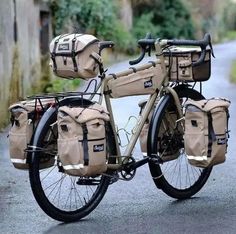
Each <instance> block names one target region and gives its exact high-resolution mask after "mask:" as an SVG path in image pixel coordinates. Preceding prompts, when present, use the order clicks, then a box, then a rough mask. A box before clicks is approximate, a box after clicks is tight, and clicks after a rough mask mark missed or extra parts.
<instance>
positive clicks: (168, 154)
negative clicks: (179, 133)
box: [139, 99, 179, 162]
mask: <svg viewBox="0 0 236 234" xmlns="http://www.w3.org/2000/svg"><path fill="white" fill-rule="evenodd" d="M158 102H159V99H157V100H156V102H155V105H154V108H153V109H152V110H151V112H150V114H149V116H148V119H147V120H146V122H145V123H144V126H143V128H142V130H141V132H140V135H139V143H140V147H141V151H142V153H143V156H147V138H148V130H149V125H150V121H151V118H152V115H153V112H154V110H155V107H156V106H157V104H158ZM146 104H147V100H142V101H140V102H139V107H140V114H141V113H142V112H143V110H144V108H145V106H146ZM165 116H166V123H165V124H167V125H168V126H171V129H173V128H174V127H175V126H176V120H177V115H176V112H174V111H171V110H170V111H169V112H168V113H166V115H165ZM164 134H165V129H164V127H163V125H161V127H160V130H159V136H158V137H159V138H160V140H162V141H159V142H158V144H159V146H158V149H159V153H160V161H161V162H167V161H171V160H174V159H176V158H177V157H178V155H179V151H178V149H169V150H166V149H165V151H164V150H163V149H161V143H163V135H164Z"/></svg>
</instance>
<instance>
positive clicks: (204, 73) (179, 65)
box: [164, 47, 211, 82]
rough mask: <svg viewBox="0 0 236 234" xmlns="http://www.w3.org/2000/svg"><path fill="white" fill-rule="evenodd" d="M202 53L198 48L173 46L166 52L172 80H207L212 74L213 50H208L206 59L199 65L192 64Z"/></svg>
mask: <svg viewBox="0 0 236 234" xmlns="http://www.w3.org/2000/svg"><path fill="white" fill-rule="evenodd" d="M200 55H201V50H200V49H198V48H184V47H171V48H169V50H167V51H165V52H164V56H165V61H166V64H167V67H168V68H169V67H170V64H171V68H170V70H169V78H170V81H185V82H196V81H199V82H201V81H206V80H208V79H209V78H210V76H211V50H210V49H207V50H206V57H205V59H204V61H203V62H202V63H201V64H200V65H198V66H192V63H193V62H196V61H197V60H198V59H199V58H200Z"/></svg>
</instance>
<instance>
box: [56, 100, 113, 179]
mask: <svg viewBox="0 0 236 234" xmlns="http://www.w3.org/2000/svg"><path fill="white" fill-rule="evenodd" d="M107 121H109V115H108V113H107V111H106V110H105V108H104V107H102V106H101V105H99V104H97V103H95V104H93V105H90V106H88V107H69V106H62V107H60V108H59V110H58V135H59V137H58V157H59V160H60V161H61V163H62V166H63V169H64V171H65V173H67V174H69V175H74V176H95V175H99V174H101V173H103V172H105V171H106V169H107V164H106V159H107V158H106V156H107V155H106V134H105V133H106V131H105V125H106V122H107Z"/></svg>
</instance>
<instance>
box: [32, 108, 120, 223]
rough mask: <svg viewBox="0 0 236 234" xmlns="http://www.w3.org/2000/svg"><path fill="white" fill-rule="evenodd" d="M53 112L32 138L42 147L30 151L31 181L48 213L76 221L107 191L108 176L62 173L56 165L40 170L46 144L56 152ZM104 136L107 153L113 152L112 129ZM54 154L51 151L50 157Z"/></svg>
mask: <svg viewBox="0 0 236 234" xmlns="http://www.w3.org/2000/svg"><path fill="white" fill-rule="evenodd" d="M52 112H53V113H52V114H51V115H49V117H48V118H47V120H46V121H45V122H44V124H43V126H42V128H41V129H40V130H38V133H37V134H36V137H35V139H34V143H33V145H34V146H36V147H37V148H39V149H43V151H42V150H41V152H40V151H37V150H36V151H35V152H33V153H32V155H31V160H30V169H29V177H30V185H31V188H32V191H33V195H34V197H35V199H36V201H37V203H38V204H39V206H40V207H41V209H42V210H43V211H44V212H45V213H46V214H47V215H48V216H50V217H51V218H53V219H55V220H58V221H61V222H75V221H78V220H80V219H82V218H84V217H85V216H87V215H88V214H90V213H91V212H92V211H93V210H94V209H95V208H96V207H97V205H98V204H99V203H100V201H101V200H102V198H103V196H104V195H105V193H106V191H107V188H108V186H109V184H110V177H108V176H104V175H101V176H100V177H95V178H89V179H90V180H87V181H86V180H85V179H84V178H82V177H75V176H69V175H67V174H65V173H63V172H62V171H60V170H59V169H58V166H57V165H53V166H52V167H50V168H47V169H43V170H40V157H42V156H43V155H42V154H48V153H47V149H48V147H51V148H50V152H53V151H55V155H56V152H57V146H56V144H55V143H56V141H57V133H56V132H55V134H52V131H54V130H53V129H52V124H53V123H55V122H56V115H57V114H56V113H57V111H56V109H55V110H54V111H52ZM54 126H55V125H54ZM109 129H111V127H109ZM49 133H50V134H49ZM49 135H50V137H49ZM107 138H108V142H107V144H108V147H109V153H112V154H113V155H115V153H116V152H115V148H114V146H115V143H114V142H113V140H114V138H113V137H112V134H111V132H109V137H107ZM52 145H54V149H52ZM50 154H51V153H50ZM55 155H54V154H53V155H52V157H55ZM47 156H48V155H47ZM107 173H109V172H107ZM90 183H91V185H90Z"/></svg>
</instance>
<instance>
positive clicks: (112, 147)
mask: <svg viewBox="0 0 236 234" xmlns="http://www.w3.org/2000/svg"><path fill="white" fill-rule="evenodd" d="M138 44H139V46H140V47H141V49H142V52H141V55H140V57H139V58H138V59H136V60H134V61H131V62H130V64H131V65H133V64H137V63H139V62H140V61H141V60H142V59H143V58H144V56H145V54H146V53H147V52H149V53H150V51H151V49H152V48H153V47H155V52H156V54H157V58H158V59H157V61H158V64H159V65H160V66H161V69H162V72H163V74H162V75H163V80H162V82H161V83H160V84H159V85H158V89H157V90H159V92H154V93H153V94H151V95H149V98H148V101H147V104H146V106H145V108H144V110H143V111H142V113H141V115H140V116H139V118H138V121H137V124H136V126H135V128H134V129H135V130H134V132H133V134H132V136H131V139H130V142H129V143H128V145H127V147H126V149H125V152H124V153H123V154H121V151H120V147H119V141H118V136H117V133H116V128H115V122H114V117H113V112H112V106H111V97H110V94H109V92H108V91H109V90H108V81H109V80H111V79H113V76H114V75H106V70H105V69H104V68H103V66H100V76H99V77H100V78H101V79H100V83H99V84H98V85H97V87H96V90H95V92H92V93H86V92H85V93H78V92H75V93H72V92H71V93H59V94H53V95H42V96H41V95H36V96H34V97H31V98H34V99H35V100H39V101H40V100H41V99H43V98H48V97H53V98H55V100H56V104H54V105H53V106H51V107H50V108H49V109H48V110H47V111H46V112H45V114H44V115H43V117H42V119H41V120H40V122H39V124H38V126H37V129H36V131H35V134H34V138H33V141H32V146H30V147H29V149H28V150H27V151H28V159H29V161H30V169H29V177H30V184H31V188H32V191H33V194H34V196H35V199H36V201H37V202H38V204H39V206H40V207H41V208H42V209H43V211H44V212H45V213H46V214H47V215H49V216H50V217H52V218H53V219H56V220H58V221H63V222H73V221H77V220H79V219H81V218H83V217H85V216H87V215H88V214H89V213H91V212H92V211H93V210H94V209H95V208H96V207H97V205H98V204H99V202H100V201H101V200H102V198H103V196H104V195H105V193H106V191H107V189H108V187H109V185H110V184H112V183H115V182H116V181H117V180H119V179H122V180H131V179H132V178H133V177H134V176H135V172H136V169H137V168H139V167H141V166H143V165H144V164H146V163H148V165H149V169H150V172H151V175H152V177H153V181H154V183H155V185H156V187H157V188H158V189H161V190H163V192H164V193H166V194H167V195H168V196H170V197H173V198H175V199H186V198H190V197H191V196H193V195H195V194H196V193H197V192H198V191H200V190H201V188H202V187H203V186H204V184H205V183H206V181H207V179H208V177H209V175H210V173H211V170H212V167H208V168H205V169H200V168H196V167H193V166H191V165H190V164H188V161H187V159H186V156H185V155H184V145H183V134H184V129H183V121H184V118H183V116H184V103H185V101H186V100H187V99H188V98H191V99H194V100H200V99H204V96H203V95H202V94H201V90H200V92H198V91H197V90H195V89H194V85H195V84H193V85H190V84H189V83H185V82H174V83H172V82H170V80H169V73H168V71H169V70H168V68H167V67H166V63H165V58H164V53H163V51H166V50H167V51H168V47H169V46H173V45H183V46H198V47H200V48H201V54H200V57H199V59H198V60H197V61H195V62H194V63H195V64H192V65H194V66H196V65H199V64H201V63H202V62H203V61H204V58H205V56H206V47H207V46H208V45H209V46H210V47H211V39H210V35H209V34H207V35H205V37H204V39H202V40H196V41H195V40H163V39H162V40H161V39H157V40H156V39H150V38H145V39H141V40H139V42H138ZM112 46H113V43H112V42H102V43H101V44H100V53H101V51H102V50H103V49H104V48H110V47H112ZM211 49H212V48H211ZM169 65H170V64H169ZM150 66H153V63H148V64H144V65H142V67H150ZM170 67H171V66H169V69H170ZM130 70H131V69H129V70H127V71H124V72H121V73H120V74H126V73H127V74H129V73H130ZM89 85H90V84H89ZM87 95H89V98H85V97H86V96H87ZM95 95H99V101H98V102H99V103H102V101H103V100H104V101H105V104H106V107H107V110H108V111H109V113H110V123H109V126H108V128H107V129H106V130H107V133H106V134H107V145H108V147H107V152H108V159H107V166H108V170H107V171H106V172H105V173H103V174H102V175H99V176H96V177H88V178H86V177H74V176H69V175H67V174H65V173H64V172H63V170H62V169H61V167H60V161H58V158H57V157H56V155H57V144H56V142H57V128H56V125H57V122H56V121H57V110H58V107H59V106H63V105H70V106H81V105H83V106H86V105H87V106H88V105H90V104H91V103H93V98H94V97H95ZM157 99H160V101H159V102H158V105H157V107H156V108H155V111H154V113H153V115H152V118H151V122H150V127H149V132H148V140H147V156H146V157H144V158H143V159H141V160H138V161H135V159H134V158H133V157H132V152H133V149H134V147H135V144H136V142H137V140H138V138H139V135H140V132H141V130H142V128H143V126H144V124H145V122H146V121H147V119H148V116H149V114H150V112H151V111H152V110H153V109H154V105H155V102H156V100H157ZM169 115H172V118H174V123H175V124H174V125H171V124H169V122H168V118H169ZM165 154H168V155H172V156H173V155H174V158H172V159H171V160H169V161H168V160H167V161H163V157H162V156H164V155H165ZM43 157H49V158H55V163H54V165H53V166H52V167H50V168H47V169H43V170H40V158H43Z"/></svg>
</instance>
